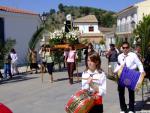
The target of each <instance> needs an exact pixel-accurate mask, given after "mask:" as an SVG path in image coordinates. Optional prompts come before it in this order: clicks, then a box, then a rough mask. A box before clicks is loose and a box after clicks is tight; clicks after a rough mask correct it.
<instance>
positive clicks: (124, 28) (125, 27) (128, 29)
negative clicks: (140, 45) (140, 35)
mask: <svg viewBox="0 0 150 113" xmlns="http://www.w3.org/2000/svg"><path fill="white" fill-rule="evenodd" d="M132 31H133V27H132V25H131V24H124V25H120V26H117V29H116V32H117V33H121V32H127V33H128V32H129V33H131V32H132Z"/></svg>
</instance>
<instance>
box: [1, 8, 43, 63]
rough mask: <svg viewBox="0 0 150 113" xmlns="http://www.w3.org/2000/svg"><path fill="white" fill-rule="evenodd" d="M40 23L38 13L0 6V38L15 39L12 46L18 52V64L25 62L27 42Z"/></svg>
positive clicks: (3, 39)
mask: <svg viewBox="0 0 150 113" xmlns="http://www.w3.org/2000/svg"><path fill="white" fill-rule="evenodd" d="M40 24H41V19H40V16H39V14H36V13H33V12H30V11H25V10H20V9H16V8H10V7H5V6H0V33H1V35H0V39H1V40H2V41H5V40H6V39H8V38H11V39H15V40H16V45H15V47H14V48H15V50H16V52H17V53H18V64H24V63H25V62H26V57H27V51H28V42H29V41H30V39H31V37H32V36H33V34H34V33H35V31H36V30H37V29H38V28H39V27H40Z"/></svg>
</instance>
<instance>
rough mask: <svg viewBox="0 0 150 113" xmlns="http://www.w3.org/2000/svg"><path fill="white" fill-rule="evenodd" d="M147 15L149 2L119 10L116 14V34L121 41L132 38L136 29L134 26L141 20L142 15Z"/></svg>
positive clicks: (149, 6)
mask: <svg viewBox="0 0 150 113" xmlns="http://www.w3.org/2000/svg"><path fill="white" fill-rule="evenodd" d="M148 14H150V0H145V1H142V2H139V3H136V4H134V5H132V6H129V7H128V8H126V9H123V10H121V11H120V12H118V14H117V16H118V17H117V30H116V34H117V35H118V36H119V37H121V38H123V40H129V38H130V37H132V31H133V29H134V28H135V27H136V24H138V23H139V21H140V20H142V18H143V16H144V15H148Z"/></svg>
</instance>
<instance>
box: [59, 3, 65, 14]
mask: <svg viewBox="0 0 150 113" xmlns="http://www.w3.org/2000/svg"><path fill="white" fill-rule="evenodd" d="M58 9H59V11H60V12H64V6H63V4H62V3H60V4H59V5H58Z"/></svg>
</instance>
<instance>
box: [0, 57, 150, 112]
mask: <svg viewBox="0 0 150 113" xmlns="http://www.w3.org/2000/svg"><path fill="white" fill-rule="evenodd" d="M102 68H103V69H104V70H105V71H107V60H106V59H105V58H102ZM78 69H79V72H80V73H81V72H82V71H83V70H84V69H85V67H84V66H83V65H80V66H79V68H78ZM54 80H55V82H54V83H49V82H48V74H47V73H46V74H45V76H44V82H43V83H42V82H41V78H40V74H21V75H18V76H15V77H14V78H13V79H12V80H9V81H4V82H0V102H2V103H4V104H5V105H7V106H8V107H9V108H11V109H12V111H13V112H14V113H65V104H66V103H67V101H68V100H69V98H70V96H71V95H72V94H74V93H75V92H76V91H77V90H79V89H80V87H81V84H80V83H78V82H77V80H75V82H76V83H75V84H73V85H71V86H70V85H69V84H68V79H67V72H66V71H63V72H54ZM126 92H127V91H126ZM144 92H145V95H144V100H145V101H146V103H145V104H143V103H142V101H141V100H142V96H141V91H139V92H138V93H136V109H137V110H138V111H141V110H142V111H148V110H150V105H148V104H150V103H149V102H150V99H149V98H147V96H149V97H150V95H149V94H150V93H149V92H147V89H146V86H144ZM146 92H147V93H146ZM147 99H149V100H147ZM127 101H128V98H127ZM103 103H104V112H105V113H119V111H120V110H119V99H118V93H117V84H116V83H115V82H113V81H111V80H107V94H106V95H105V97H104V100H103ZM142 105H144V106H142ZM139 113H140V112H139Z"/></svg>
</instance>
